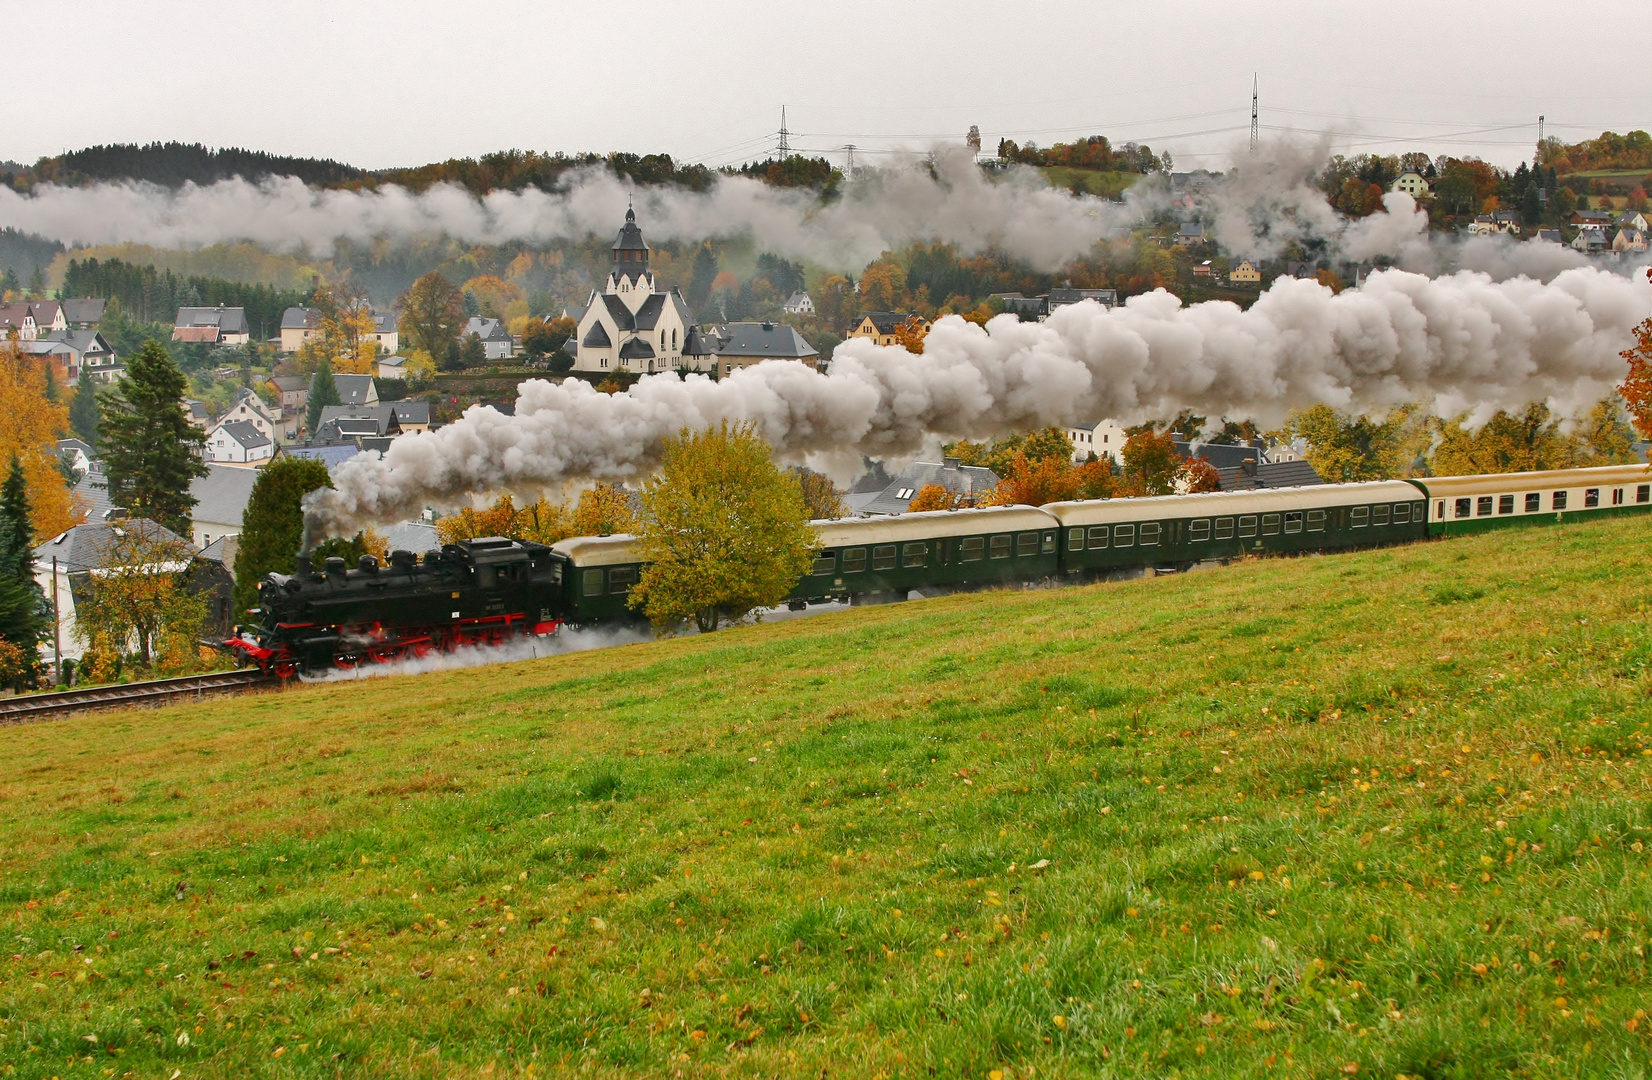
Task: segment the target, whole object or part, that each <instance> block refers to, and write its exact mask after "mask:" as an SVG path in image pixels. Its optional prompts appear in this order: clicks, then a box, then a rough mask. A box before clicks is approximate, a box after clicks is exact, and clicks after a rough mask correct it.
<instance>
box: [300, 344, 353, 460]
mask: <svg viewBox="0 0 1652 1080" xmlns="http://www.w3.org/2000/svg"><path fill="white" fill-rule="evenodd" d="M307 400H308V402H309V410H308V411H307V412H306V413H305V414H304V423H305V425H306V426H307V427H308V428H309V429H310V437H311V438H312V439H313V438H315V433H316V428H318V427H320V426H321V410H322V409H325V408H326V407H327V406H329V405H342V404H344V399H343V398H341V397H339V395H338V380H337V379H335V378H333V362H332V361H331V360H329V359H327V358H326V357H325V356H324V357H322V358H321V363H320V364H319V365H317V366H316V369H315V374H314V375H312V376H310V394H309V397H308V399H307Z"/></svg>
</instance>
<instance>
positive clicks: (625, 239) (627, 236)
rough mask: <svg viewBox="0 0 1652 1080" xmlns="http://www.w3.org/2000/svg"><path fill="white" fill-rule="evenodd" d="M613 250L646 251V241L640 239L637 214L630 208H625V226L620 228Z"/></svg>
mask: <svg viewBox="0 0 1652 1080" xmlns="http://www.w3.org/2000/svg"><path fill="white" fill-rule="evenodd" d="M614 250H615V251H647V250H648V241H646V240H644V239H643V238H642V229H641V227H639V226H638V225H637V212H636V211H635V210H633V209H631V208H630V207H626V210H625V224H624V225H621V226H620V231H619V236H618V237H616V238H615V240H614Z"/></svg>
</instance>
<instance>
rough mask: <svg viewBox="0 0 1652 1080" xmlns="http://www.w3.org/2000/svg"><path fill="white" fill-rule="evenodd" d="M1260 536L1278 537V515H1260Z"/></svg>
mask: <svg viewBox="0 0 1652 1080" xmlns="http://www.w3.org/2000/svg"><path fill="white" fill-rule="evenodd" d="M1262 535H1263V536H1278V535H1279V515H1278V514H1263V515H1262Z"/></svg>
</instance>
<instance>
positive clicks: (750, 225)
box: [0, 149, 1145, 272]
mask: <svg viewBox="0 0 1652 1080" xmlns="http://www.w3.org/2000/svg"><path fill="white" fill-rule="evenodd" d="M628 188H629V185H627V184H626V183H625V182H624V181H622V180H620V179H619V178H616V177H615V176H614V175H613V174H612V173H610V172H608V171H607V170H606V169H603V168H590V169H581V170H577V171H575V172H573V173H571V174H570V175H569V176H567V177H566V178H565V182H564V183H563V185H562V186H561V188H560V189H559V190H557V191H555V192H545V191H540V190H539V189H537V188H530V189H526V190H523V191H495V192H491V193H489V194H488V195H486V196H483V197H481V198H477V197H475V196H473V195H471V194H470V193H469V192H467V191H465V190H464V189H462V188H458V187H453V186H449V185H438V186H435V187H432V188H430V189H428V190H427V191H425V192H423V193H421V194H417V195H415V194H413V193H411V192H409V191H407V190H406V189H404V188H400V187H394V186H391V187H383V188H380V189H379V190H377V191H330V190H323V189H319V188H311V187H308V186H306V185H305V184H304V183H303V182H301V181H299V180H297V179H294V178H292V177H284V178H276V179H270V180H266V181H263V182H261V183H256V184H255V183H249V182H247V181H244V180H240V179H236V180H229V181H223V182H220V183H215V184H210V185H206V186H199V187H198V186H195V185H193V184H186V185H184V186H183V187H181V188H179V189H177V190H175V191H173V190H167V189H164V188H159V187H156V186H154V185H151V184H133V183H118V184H98V185H94V186H91V187H59V186H54V185H44V186H41V187H39V188H36V189H35V191H34V193H33V194H30V195H18V194H16V193H15V192H13V191H11V190H10V189H7V188H0V226H7V225H9V226H12V227H14V228H18V229H21V230H24V231H25V232H31V233H35V234H38V235H41V236H45V237H48V238H50V239H55V240H60V241H62V242H64V243H70V244H73V243H80V244H104V243H118V242H132V243H140V244H150V245H154V246H157V247H197V246H202V245H208V244H215V243H221V242H231V241H239V240H250V241H252V242H254V243H257V244H260V245H263V246H265V247H268V248H272V249H275V250H293V249H297V248H300V247H307V248H309V249H312V250H317V249H319V250H328V249H330V248H331V246H332V243H333V241H334V239H335V238H341V237H342V238H346V239H350V240H354V241H363V242H364V241H370V240H374V239H378V238H382V237H388V238H390V239H391V240H400V239H406V238H409V237H414V236H420V235H443V234H445V235H447V236H451V237H455V238H457V239H459V240H462V241H465V242H466V243H480V244H497V243H501V242H504V241H511V240H522V241H529V242H536V243H546V242H551V241H556V240H565V239H573V240H580V239H583V238H585V237H587V236H591V235H604V234H610V233H612V231H613V230H614V228H615V227H616V224H615V223H616V222H619V221H621V220H622V219H623V218H624V216H625V208H626V200H627V198H628V196H630V195H631V194H632V193H631V192H630V191H629V190H628ZM1144 191H1145V189H1144ZM634 194H635V198H636V200H637V213H638V214H639V216H640V217H641V218H642V220H643V222H644V223H645V225H646V228H647V230H648V236H649V238H650V239H653V240H686V241H698V240H701V239H704V238H706V237H710V236H737V235H750V236H751V237H752V238H753V239H754V241H755V242H756V243H757V245H758V246H759V247H760V248H761V249H762V250H765V251H772V252H774V253H776V254H779V255H783V256H786V257H789V258H801V259H808V260H809V261H811V262H814V263H816V264H819V265H822V266H826V267H830V268H833V269H838V270H849V271H855V272H858V271H859V270H860V268H861V267H863V266H865V265H866V264H867V263H868V262H871V261H872V260H873V259H875V258H877V257H878V255H879V254H881V253H882V252H884V251H887V250H891V249H894V248H896V247H899V246H901V245H904V244H906V243H909V242H911V241H914V240H942V241H949V242H952V243H955V244H957V245H959V247H960V249H961V250H963V251H964V252H966V253H973V252H978V251H982V250H985V249H987V248H989V247H990V248H996V249H998V250H1002V251H1004V252H1005V253H1007V254H1009V255H1010V256H1012V257H1014V258H1016V259H1018V260H1021V261H1023V262H1025V263H1026V264H1027V265H1029V266H1032V267H1034V268H1037V269H1040V270H1057V269H1059V268H1060V267H1062V266H1064V265H1066V264H1067V263H1068V262H1070V261H1072V260H1073V259H1074V258H1076V257H1078V256H1080V255H1082V254H1084V253H1085V252H1087V251H1089V250H1090V248H1091V246H1092V245H1093V244H1094V243H1095V242H1096V240H1097V239H1098V238H1099V237H1101V236H1102V235H1103V233H1105V232H1106V231H1108V230H1109V229H1112V228H1115V227H1117V226H1118V225H1119V224H1122V223H1123V222H1125V221H1126V220H1133V219H1135V218H1136V217H1138V216H1139V213H1138V211H1137V210H1136V209H1135V208H1134V207H1133V206H1132V205H1131V204H1129V203H1119V202H1110V201H1107V200H1105V199H1098V198H1095V197H1092V196H1074V195H1071V194H1070V193H1068V192H1066V191H1063V190H1060V189H1056V188H1052V187H1050V186H1049V185H1048V184H1047V183H1045V181H1044V180H1043V179H1042V178H1041V177H1040V176H1039V175H1038V174H1037V173H1035V172H1033V171H1031V170H1022V169H1017V170H1012V172H1011V173H1010V174H1009V175H1007V176H1005V177H1002V178H999V179H994V178H992V177H989V176H987V175H986V174H984V173H983V172H982V171H981V169H980V168H979V167H978V166H977V165H976V164H975V163H974V159H973V157H972V156H971V155H970V154H969V153H967V152H964V151H961V150H958V149H950V150H939V151H936V152H935V153H934V154H933V155H929V156H928V157H926V158H924V159H923V160H922V161H921V162H917V163H913V164H909V165H907V166H904V167H898V168H892V169H886V170H879V171H876V172H868V173H866V174H864V175H863V176H862V177H860V178H858V179H855V180H852V181H850V182H849V183H847V184H846V185H845V187H844V190H843V194H842V195H841V197H839V198H837V199H835V200H834V201H832V202H829V203H826V204H824V205H823V204H822V203H821V202H820V200H819V199H818V198H817V197H816V196H815V195H814V194H813V193H811V192H808V191H800V190H795V189H786V188H774V187H769V186H768V185H766V184H763V183H761V182H759V181H756V180H751V179H748V178H745V177H738V176H733V177H728V176H725V177H721V178H720V179H719V180H718V181H717V182H716V183H715V184H714V185H713V186H712V187H711V189H710V190H709V191H706V192H704V193H697V192H692V191H688V190H685V189H682V188H675V187H653V188H641V189H638V190H636V191H635V193H634Z"/></svg>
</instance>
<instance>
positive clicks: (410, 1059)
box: [0, 520, 1652, 1080]
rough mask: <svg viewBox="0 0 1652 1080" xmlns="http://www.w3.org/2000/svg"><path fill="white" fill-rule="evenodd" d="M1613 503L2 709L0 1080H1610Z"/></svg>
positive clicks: (1620, 882) (1637, 995) (1625, 589)
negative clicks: (1595, 512) (65, 709)
mask: <svg viewBox="0 0 1652 1080" xmlns="http://www.w3.org/2000/svg"><path fill="white" fill-rule="evenodd" d="M1645 529H1646V526H1645V522H1644V521H1642V520H1621V521H1617V522H1608V523H1590V524H1583V525H1578V524H1568V525H1565V526H1558V527H1550V528H1541V529H1532V530H1529V531H1518V532H1516V531H1506V532H1501V533H1496V534H1487V535H1485V536H1481V537H1476V538H1469V539H1462V540H1454V541H1451V542H1446V543H1432V544H1425V545H1416V546H1412V547H1405V548H1395V549H1388V550H1383V551H1375V552H1367V553H1361V554H1355V555H1344V556H1337V557H1330V558H1305V559H1293V560H1270V561H1260V562H1250V563H1246V564H1242V565H1237V566H1233V567H1229V568H1226V569H1223V570H1219V571H1213V572H1208V573H1196V574H1191V575H1187V576H1184V577H1176V578H1168V579H1157V580H1149V581H1141V582H1129V583H1120V584H1111V585H1103V586H1097V587H1088V588H1075V589H1064V590H1057V591H1035V592H1018V593H998V594H986V595H975V596H962V597H952V598H946V599H941V600H933V601H927V602H922V603H913V604H905V605H896V606H890V607H884V608H872V609H861V610H854V611H847V610H846V611H842V612H838V613H833V614H824V615H820V616H818V617H812V618H808V619H802V620H797V621H792V622H787V623H783V624H777V625H773V626H767V627H758V628H752V629H743V630H736V631H730V632H726V633H719V634H717V635H715V636H714V637H709V638H693V639H683V640H677V641H664V642H655V643H650V644H645V645H639V646H631V647H625V648H616V649H610V650H605V651H601V652H594V653H584V654H578V655H572V656H567V657H561V658H557V659H552V660H544V661H537V662H530V663H522V664H515V665H510V666H502V667H495V668H485V669H473V670H468V671H460V672H455V673H451V674H444V675H431V676H422V677H414V678H401V679H391V680H375V681H370V682H363V683H360V684H336V685H330V686H321V687H308V688H302V689H298V690H294V691H290V692H288V693H285V694H280V695H268V696H263V697H258V698H246V699H231V700H225V701H218V702H211V703H208V704H205V705H201V706H196V707H190V708H174V709H169V710H164V711H155V712H134V713H122V714H105V715H101V716H92V717H86V718H80V719H75V720H71V721H66V722H62V723H57V724H41V725H35V726H29V727H22V728H9V729H0V801H3V803H4V805H5V807H6V809H7V812H6V815H5V818H4V821H3V822H0V870H3V876H0V918H3V920H4V924H3V933H4V935H5V943H6V944H7V945H8V946H9V947H8V948H6V949H5V950H4V951H3V954H0V1061H3V1062H5V1063H7V1064H9V1065H11V1066H12V1067H13V1070H15V1071H12V1070H6V1071H5V1075H7V1076H8V1077H9V1076H13V1075H15V1076H17V1077H48V1076H61V1077H65V1078H67V1077H71V1076H87V1077H94V1076H108V1075H134V1076H146V1077H147V1076H163V1077H170V1076H172V1075H174V1070H181V1074H182V1076H184V1077H219V1076H221V1077H238V1076H247V1075H259V1076H287V1075H291V1076H317V1077H319V1076H334V1075H337V1074H339V1073H340V1072H341V1071H342V1074H343V1075H349V1076H374V1077H377V1076H385V1077H389V1076H420V1077H456V1076H481V1075H489V1076H502V1075H510V1076H528V1075H541V1076H542V1075H548V1074H555V1073H560V1072H562V1071H566V1070H567V1069H569V1068H571V1067H574V1066H579V1067H581V1068H582V1069H583V1070H585V1071H586V1072H589V1073H590V1074H591V1075H604V1076H607V1075H614V1076H618V1075H637V1074H647V1075H661V1076H676V1075H683V1076H698V1075H732V1076H757V1075H763V1076H773V1075H797V1076H802V1075H809V1076H820V1075H856V1076H866V1077H871V1076H879V1075H883V1076H896V1075H911V1076H928V1075H938V1076H970V1077H997V1078H1000V1080H1001V1077H1022V1076H1031V1075H1033V1074H1034V1072H1035V1070H1036V1073H1037V1074H1038V1075H1041V1076H1081V1075H1092V1074H1106V1075H1151V1076H1162V1075H1167V1074H1169V1073H1171V1072H1173V1071H1180V1072H1184V1073H1190V1074H1195V1075H1208V1076H1224V1077H1225V1076H1239V1075H1263V1074H1265V1075H1270V1076H1274V1075H1291V1076H1299V1075H1302V1076H1307V1075H1311V1076H1327V1075H1331V1074H1333V1073H1334V1074H1337V1075H1344V1074H1352V1073H1355V1072H1356V1071H1357V1072H1358V1073H1359V1074H1361V1075H1379V1076H1393V1075H1397V1074H1406V1075H1421V1076H1430V1077H1444V1076H1456V1075H1464V1076H1466V1075H1477V1076H1479V1075H1487V1074H1489V1073H1497V1072H1517V1073H1520V1074H1522V1075H1562V1074H1564V1075H1576V1074H1597V1073H1612V1072H1613V1071H1614V1070H1624V1069H1627V1070H1629V1072H1633V1071H1634V1068H1635V1067H1633V1066H1632V1062H1633V1061H1636V1060H1639V1061H1643V1062H1644V1061H1645V1060H1647V1055H1648V1053H1649V1050H1652V1048H1649V1046H1648V1038H1649V1031H1652V1020H1649V1019H1648V1018H1647V1017H1646V1016H1645V1015H1644V1014H1643V1011H1642V1010H1645V1009H1646V1008H1647V1005H1646V1001H1647V998H1646V985H1647V984H1646V979H1647V957H1646V955H1645V953H1646V951H1647V946H1648V944H1649V942H1648V926H1647V917H1648V910H1647V908H1648V884H1647V867H1648V860H1649V858H1652V854H1649V853H1648V852H1647V851H1646V844H1647V843H1648V842H1649V840H1652V833H1649V831H1648V829H1649V826H1652V815H1649V813H1648V802H1647V796H1648V791H1649V785H1648V780H1647V772H1648V770H1649V769H1652V758H1648V757H1645V756H1643V755H1645V754H1646V753H1647V751H1646V749H1645V747H1646V743H1647V735H1648V722H1649V720H1652V710H1649V706H1648V694H1649V692H1652V673H1649V671H1648V663H1649V662H1652V632H1649V630H1648V626H1647V615H1648V612H1647V605H1646V592H1645V582H1646V575H1647V569H1648V563H1649V560H1648V556H1649V547H1652V545H1649V543H1648V538H1647V534H1646V531H1645ZM1000 1074H1001V1075H1000ZM1625 1075H1627V1073H1625Z"/></svg>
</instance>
